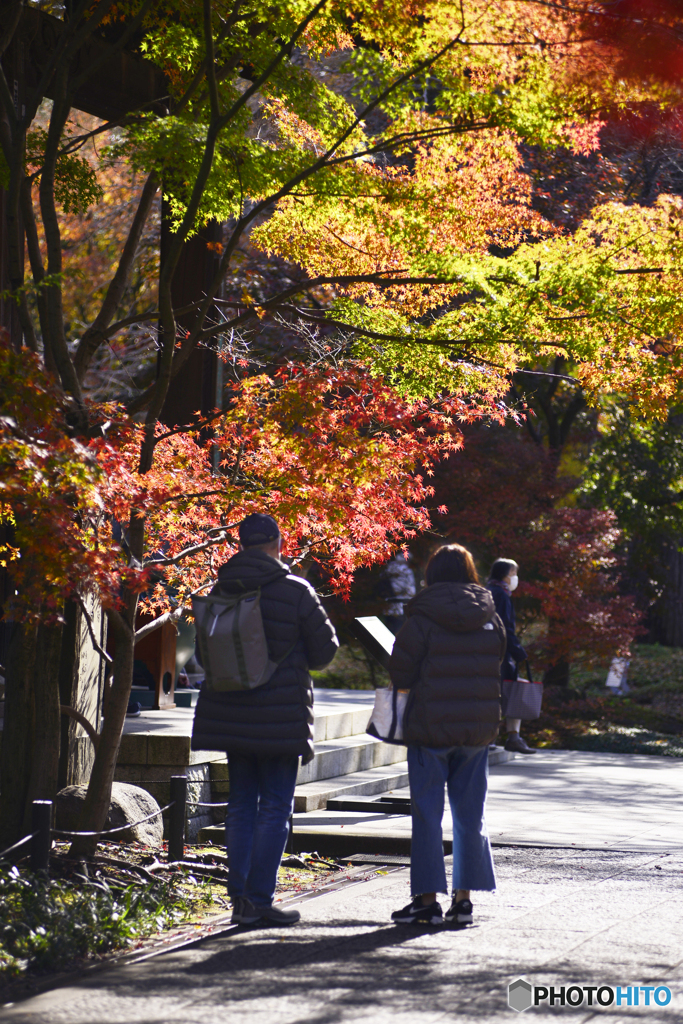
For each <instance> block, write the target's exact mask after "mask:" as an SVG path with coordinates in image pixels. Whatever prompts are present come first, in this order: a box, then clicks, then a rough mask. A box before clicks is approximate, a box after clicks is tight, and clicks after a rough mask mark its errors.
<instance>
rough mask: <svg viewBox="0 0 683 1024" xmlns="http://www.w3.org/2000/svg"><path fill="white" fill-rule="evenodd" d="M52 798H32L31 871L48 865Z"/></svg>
mask: <svg viewBox="0 0 683 1024" xmlns="http://www.w3.org/2000/svg"><path fill="white" fill-rule="evenodd" d="M51 828H52V800H34V801H33V807H32V809H31V831H32V832H33V836H32V838H31V871H47V870H48V869H49V867H50V847H51V845H52V842H51V836H50V830H51Z"/></svg>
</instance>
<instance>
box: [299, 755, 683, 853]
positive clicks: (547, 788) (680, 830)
mask: <svg viewBox="0 0 683 1024" xmlns="http://www.w3.org/2000/svg"><path fill="white" fill-rule="evenodd" d="M408 794H409V790H408V789H405V790H396V791H395V793H394V795H396V796H408ZM486 818H487V822H488V828H489V834H490V836H491V841H492V842H493V843H496V844H501V845H517V844H527V843H530V844H532V845H535V846H560V847H570V846H572V845H575V846H577V847H586V848H588V849H615V850H618V849H624V850H641V851H643V852H649V851H656V852H661V853H663V852H666V851H669V850H670V851H673V852H676V851H678V850H680V849H681V845H682V843H683V759H680V758H672V757H648V756H645V755H637V754H602V753H585V752H583V751H577V750H543V751H541V750H539V751H538V752H537V753H536V754H531V755H527V756H526V757H522V756H521V755H520V756H518V757H516V758H515V759H514V761H508V762H507V763H506V764H500V765H495V766H494V767H492V768H491V769H490V770H489V795H488V801H487V806H486ZM294 820H295V826H296V828H297V831H298V832H304V831H310V832H312V833H315V832H327V833H332V834H334V832H335V831H341V826H342V825H343V832H344V835H345V836H348V835H349V834H350V833H352V834H354V835H357V836H358V837H359V843H360V845H359V849H362V838H361V837H363V836H377V835H378V834H382V835H392V836H396V837H404V838H405V839H406V840H409V838H410V827H411V823H410V818H409V817H403V816H398V815H397V816H396V817H392V818H390V819H387V818H386V817H385V816H383V815H382V816H379V815H377V814H361V813H359V814H340V813H339V812H336V813H335V812H333V811H314V812H312V813H310V814H297V815H295V816H294ZM444 835H446V836H449V837H450V835H451V822H450V815H449V812H448V810H447V811H446V815H445V818H444ZM309 848H310V849H315V839H314V838H313V836H312V837H311V846H310V847H309Z"/></svg>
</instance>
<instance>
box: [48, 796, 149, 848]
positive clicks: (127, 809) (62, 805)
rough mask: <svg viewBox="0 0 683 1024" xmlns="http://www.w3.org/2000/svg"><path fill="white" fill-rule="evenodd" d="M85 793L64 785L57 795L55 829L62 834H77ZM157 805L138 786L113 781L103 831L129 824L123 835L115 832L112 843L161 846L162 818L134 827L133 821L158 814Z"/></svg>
mask: <svg viewBox="0 0 683 1024" xmlns="http://www.w3.org/2000/svg"><path fill="white" fill-rule="evenodd" d="M86 792H87V787H86V786H67V787H66V788H65V789H62V790H60V791H59V793H58V794H57V808H56V809H57V828H58V829H63V830H64V831H65V832H77V831H78V830H79V828H82V826H81V824H80V817H81V810H82V808H83V801H84V800H85V794H86ZM159 809H160V808H159V804H158V803H157V802H156V800H155V799H154V797H153V796H150V794H149V793H148V792H147V791H146V790H145V789H140V787H139V786H130V785H128V783H127V782H115V783H114V785H113V786H112V791H111V803H110V805H109V814H108V815H107V823H106V825H105V826H104V827H105V828H118V827H119V826H120V825H131V826H132V827H131V828H128V829H126V830H125V832H117V833H116V834H115V835H113V836H110V837H107V836H103V838H104V839H106V838H111V839H112V841H115V842H121V843H144V845H145V846H154V847H157V846H161V843H162V841H163V838H164V823H163V821H162V818H161V815H160V814H159V815H157V817H156V818H151V819H150V820H149V821H145V822H143V823H142V824H141V825H133V822H135V821H140V819H141V818H146V817H147V815H148V814H153V813H154V812H155V811H158V810H159Z"/></svg>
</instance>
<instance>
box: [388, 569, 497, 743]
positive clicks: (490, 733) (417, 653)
mask: <svg viewBox="0 0 683 1024" xmlns="http://www.w3.org/2000/svg"><path fill="white" fill-rule="evenodd" d="M406 614H407V616H408V620H407V622H405V623H404V625H403V626H402V627H401V629H400V630H399V632H398V635H397V637H396V640H395V643H394V649H393V652H392V655H391V660H390V664H389V673H390V676H391V682H392V685H393V686H396V687H398V688H399V689H401V690H404V689H410V690H411V691H412V692H411V694H410V697H409V699H408V706H407V709H406V717H405V721H404V736H405V740H406V742H407V743H409V744H416V745H419V746H424V747H457V746H468V747H483V746H486V745H487V744H488V743H491V742H492V741H493V740H494V739H495V737H496V734H497V732H498V726H499V722H500V664H501V661H502V659H503V656H504V654H505V629H504V627H503V624H502V622H501V621H500V619H499V618H498V616H497V615H496V611H495V607H494V604H493V598H492V597H491V594H490V593H489V591H488V590H487V589H486V588H485V587H480V586H479V585H478V584H476V583H434V584H432V586H431V587H425V589H424V590H422V591H421V592H420V593H419V594H418V595H417V596H416V597H414V598H413V600H412V601H410V602H409V604H408V605H407V607H406Z"/></svg>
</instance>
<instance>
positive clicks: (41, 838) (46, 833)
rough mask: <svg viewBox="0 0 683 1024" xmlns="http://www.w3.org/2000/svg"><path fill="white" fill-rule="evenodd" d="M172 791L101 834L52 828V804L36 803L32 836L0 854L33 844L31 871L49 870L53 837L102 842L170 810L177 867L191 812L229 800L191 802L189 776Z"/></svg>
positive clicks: (179, 778)
mask: <svg viewBox="0 0 683 1024" xmlns="http://www.w3.org/2000/svg"><path fill="white" fill-rule="evenodd" d="M170 789H171V793H170V796H171V800H170V802H169V803H167V804H166V805H165V806H164V807H160V808H159V810H158V811H154V812H153V813H152V814H148V815H147V816H146V817H144V818H140V820H139V821H133V822H129V823H128V824H126V825H119V826H117V827H116V828H108V829H102V830H101V831H99V832H69V831H66V830H65V829H56V828H53V827H52V814H53V806H52V801H51V800H34V801H33V806H32V817H31V825H32V829H33V831H32V832H31V833H30V834H29V835H26V836H24V838H23V839H20V840H19V841H18V842H17V843H14V845H13V846H9V847H8V848H7V849H6V850H3V851H2V852H1V853H0V860H2V859H3V858H5V857H7V856H8V855H9V854H10V853H13V852H14V851H15V850H18V849H19V848H20V847H22V846H24V845H26V844H27V843H30V844H31V845H30V866H31V870H32V871H48V870H49V866H50V851H51V847H52V837H53V836H57V837H60V838H66V839H79V838H81V837H83V838H86V839H100V838H102V837H103V836H112V835H116V834H118V833H121V832H126V831H128V829H132V828H136V827H137V826H138V825H143V824H144V823H145V822H146V821H151V820H152V819H153V818H158V817H159V815H161V814H164V813H165V812H166V811H170V814H169V819H168V863H169V864H178V863H180V862H182V861H183V855H184V852H185V823H186V817H187V812H188V810H192V809H194V808H196V807H205V808H211V809H214V808H215V809H218V808H225V807H227V806H228V804H227V801H226V802H224V803H207V802H205V801H201V800H193V801H191V802H188V799H187V776H186V775H172V776H171V780H170ZM290 837H291V832H290Z"/></svg>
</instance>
